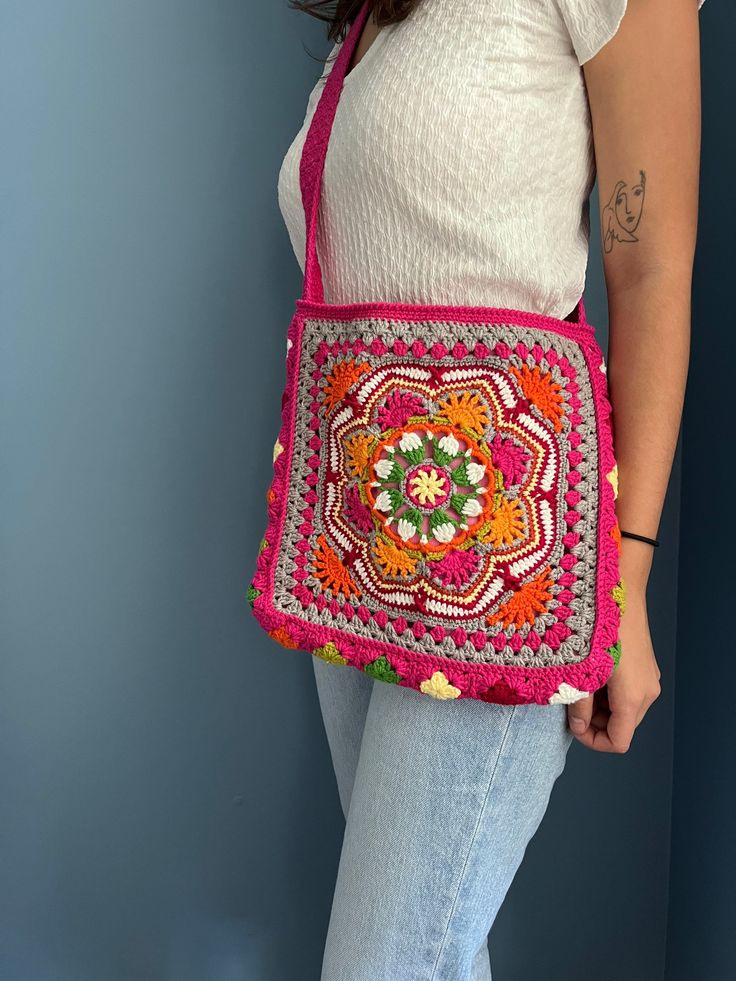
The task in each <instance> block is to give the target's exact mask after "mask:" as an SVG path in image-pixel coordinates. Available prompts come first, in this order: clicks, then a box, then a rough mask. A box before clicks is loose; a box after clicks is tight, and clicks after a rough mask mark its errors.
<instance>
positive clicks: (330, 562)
mask: <svg viewBox="0 0 736 981" xmlns="http://www.w3.org/2000/svg"><path fill="white" fill-rule="evenodd" d="M313 568H314V575H315V576H316V578H317V579H319V581H320V585H321V586H322V589H324V590H327V589H331V590H332V591H333V592H334V593H342V594H343V595H344V596H350V595H351V593H352V594H354V595H355V596H358V595H360V590H359V589H358V587H357V586H356V585H355V583H354V582H353V579H352V576H351V575H350V573H349V572H348V570H347V569H346V568H345V566H344V565H343V564H342V561H341V559H340V556H339V555H338V554H337V552H335V551H334V550H333V549H332V548H330V546H329V545H328V544H327V539H326V538H325V536H324V535H320V536H319V538H318V539H317V549H316V551H315V553H314V562H313Z"/></svg>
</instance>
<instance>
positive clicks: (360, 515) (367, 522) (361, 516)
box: [345, 484, 373, 535]
mask: <svg viewBox="0 0 736 981" xmlns="http://www.w3.org/2000/svg"><path fill="white" fill-rule="evenodd" d="M345 517H346V518H347V519H348V521H349V522H350V523H351V524H352V525H353V527H354V528H357V530H358V531H360V532H362V534H364V535H367V534H369V533H370V532H371V531H373V518H372V517H371V512H370V509H369V508H368V506H367V505H366V504H364V503H363V501H362V500H361V497H360V491H359V490H358V486H357V484H352V485H351V486H350V487H348V489H347V490H346V491H345Z"/></svg>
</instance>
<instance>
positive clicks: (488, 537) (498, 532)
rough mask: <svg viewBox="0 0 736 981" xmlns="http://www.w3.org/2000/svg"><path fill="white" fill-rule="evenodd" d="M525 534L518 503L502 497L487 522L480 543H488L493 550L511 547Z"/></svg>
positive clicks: (522, 517)
mask: <svg viewBox="0 0 736 981" xmlns="http://www.w3.org/2000/svg"><path fill="white" fill-rule="evenodd" d="M525 534H526V531H525V524H524V512H523V510H522V508H521V505H520V504H519V502H518V501H510V500H509V499H508V498H507V497H502V498H501V501H500V503H499V505H498V507H497V508H496V510H495V511H494V512H493V514H492V515H491V517H490V520H489V522H488V528H487V530H486V531H485V532H484V534H483V535H482V536H481V541H484V542H490V543H491V545H493V546H494V547H495V548H501V546H502V545H513V544H514V542H517V541H518V540H519V539H520V538H523V537H524V535H525Z"/></svg>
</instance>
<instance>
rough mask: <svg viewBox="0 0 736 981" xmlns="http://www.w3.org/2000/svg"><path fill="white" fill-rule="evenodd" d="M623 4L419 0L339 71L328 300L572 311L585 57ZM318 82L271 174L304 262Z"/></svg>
mask: <svg viewBox="0 0 736 981" xmlns="http://www.w3.org/2000/svg"><path fill="white" fill-rule="evenodd" d="M626 2H627V0H515V2H514V3H508V0H421V3H419V5H418V6H417V7H416V8H415V9H414V10H413V11H412V12H411V14H410V15H409V16H408V17H407V18H406V19H405V20H403V21H400V22H399V23H396V24H391V25H388V26H387V27H384V28H382V29H381V30H380V32H379V34H378V36H377V37H376V39H375V40H374V41H373V43H372V44H371V46H370V47H369V48H368V50H367V52H366V53H365V54H364V55H363V57H362V58H361V59H360V61H359V62H358V64H357V65H356V66H355V68H354V69H353V70H352V71H351V72H349V74H348V76H347V77H346V79H345V84H344V87H343V91H342V94H341V96H340V102H339V105H338V109H337V115H336V117H335V123H334V126H333V129H332V135H331V137H330V143H329V147H328V152H327V158H326V161H325V170H324V176H323V182H322V201H321V207H320V219H319V225H318V233H317V252H318V256H319V258H320V265H321V267H322V274H323V279H324V288H325V299H326V300H327V302H332V303H353V302H368V301H384V302H396V303H422V304H457V305H474V306H475V305H478V306H497V307H511V308H515V309H520V310H529V311H533V312H535V313H541V314H546V315H550V316H555V317H565V316H567V315H568V314H569V313H570V312H571V311H572V310H573V309H574V307H575V304H576V303H577V301H578V298H579V297H580V294H581V293H582V291H583V287H584V285H585V272H586V266H587V260H588V241H589V211H588V207H589V205H588V197H589V195H590V192H591V190H592V187H593V183H594V181H595V158H594V153H593V140H592V131H591V123H590V111H589V107H588V101H587V94H586V89H585V82H584V76H583V72H582V69H581V65H582V64H583V63H584V62H585V61H587V60H588V59H589V58H592V57H593V55H594V54H596V53H597V52H598V51H599V50H600V48H601V47H603V45H604V44H605V43H606V42H607V41H609V40H610V39H611V37H612V36H613V35H614V34H615V32H616V30H617V29H618V26H619V23H620V21H621V18H622V17H623V14H624V12H625V9H626ZM694 2H696V0H694ZM697 3H698V7H700V6H701V5H702V3H703V0H697ZM339 47H340V45H339V44H336V45H334V47H333V49H332V51H331V52H330V59H332V58H333V57H334V55H335V54H336V52H337V50H338V48H339ZM332 64H333V62H332V60H330V61H329V62H328V66H327V68H326V69H325V73H324V74H325V75H326V73H327V71H328V70H329V67H331V65H332ZM323 84H324V78H321V79H320V80H318V82H317V84H316V85H315V86H314V88H313V90H312V92H311V94H310V96H309V100H308V105H307V112H306V116H305V119H304V124H303V126H302V128H301V129H300V131H299V132H298V134H297V135H296V138H295V139H294V141H293V143H292V144H291V146H290V147H289V149H288V151H287V153H286V156H285V158H284V160H283V163H282V166H281V171H280V173H279V179H278V197H279V205H280V208H281V212H282V214H283V217H284V220H285V222H286V225H287V228H288V231H289V235H290V238H291V242H292V245H293V248H294V252H295V254H296V257H297V259H298V261H299V264H300V266H301V268H302V270H303V269H304V250H305V223H304V212H303V209H302V202H301V193H300V189H299V159H300V155H301V150H302V146H303V144H304V139H305V137H306V133H307V129H308V127H309V123H310V121H311V118H312V114H313V112H314V109H315V107H316V104H317V99H318V97H319V95H320V93H321V91H322V87H323Z"/></svg>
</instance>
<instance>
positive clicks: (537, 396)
mask: <svg viewBox="0 0 736 981" xmlns="http://www.w3.org/2000/svg"><path fill="white" fill-rule="evenodd" d="M511 374H512V375H515V376H516V380H517V381H518V383H519V387H520V388H521V390H522V392H523V393H524V397H525V398H526V399H528V400H529V402H531V403H532V405H535V406H536V407H537V408H538V409H539V411H540V412H541V413H542V415H543V416H545V417H546V418H547V419H549V421H550V422H551V423H552V427H553V428H554V431H555V432H556V433H559V432H561V431H562V417H563V415H564V406H563V399H562V386H561V385H558V384H557V382H556V381H555V380H554V379H553V377H552V372H550V371H547V372H543V371H542V370H541V368H540V367H539V365H535V367H534V368H530V367H529V366H528V365H522V366H521V368H514V367H512V368H511Z"/></svg>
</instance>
